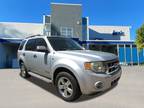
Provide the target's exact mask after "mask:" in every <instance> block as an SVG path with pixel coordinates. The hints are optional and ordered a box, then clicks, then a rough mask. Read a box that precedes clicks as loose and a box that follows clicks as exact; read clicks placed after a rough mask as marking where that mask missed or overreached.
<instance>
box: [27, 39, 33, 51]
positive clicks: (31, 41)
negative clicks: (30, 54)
mask: <svg viewBox="0 0 144 108" xmlns="http://www.w3.org/2000/svg"><path fill="white" fill-rule="evenodd" d="M25 50H28V51H35V50H36V45H35V39H30V40H28V42H27V44H26V48H25Z"/></svg>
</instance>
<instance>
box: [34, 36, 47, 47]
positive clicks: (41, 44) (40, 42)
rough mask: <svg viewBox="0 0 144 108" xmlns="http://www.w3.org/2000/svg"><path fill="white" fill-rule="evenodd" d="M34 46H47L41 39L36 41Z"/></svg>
mask: <svg viewBox="0 0 144 108" xmlns="http://www.w3.org/2000/svg"><path fill="white" fill-rule="evenodd" d="M36 46H45V47H46V48H47V44H46V42H45V40H44V39H43V38H37V39H36Z"/></svg>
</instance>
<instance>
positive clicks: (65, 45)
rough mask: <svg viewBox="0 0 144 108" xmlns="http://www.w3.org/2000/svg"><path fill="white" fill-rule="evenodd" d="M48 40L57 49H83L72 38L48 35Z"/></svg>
mask: <svg viewBox="0 0 144 108" xmlns="http://www.w3.org/2000/svg"><path fill="white" fill-rule="evenodd" d="M48 40H49V42H50V44H51V46H52V47H53V48H54V49H55V50H56V51H64V50H83V49H82V47H81V46H80V45H79V44H78V43H77V42H76V41H74V40H72V39H70V38H59V37H48Z"/></svg>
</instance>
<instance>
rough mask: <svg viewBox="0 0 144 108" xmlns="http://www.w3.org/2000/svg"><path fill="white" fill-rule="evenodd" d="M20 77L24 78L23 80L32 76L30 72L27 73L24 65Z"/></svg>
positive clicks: (21, 67)
mask: <svg viewBox="0 0 144 108" xmlns="http://www.w3.org/2000/svg"><path fill="white" fill-rule="evenodd" d="M20 76H21V77H23V78H28V77H30V74H28V71H27V69H26V67H25V65H24V63H21V64H20Z"/></svg>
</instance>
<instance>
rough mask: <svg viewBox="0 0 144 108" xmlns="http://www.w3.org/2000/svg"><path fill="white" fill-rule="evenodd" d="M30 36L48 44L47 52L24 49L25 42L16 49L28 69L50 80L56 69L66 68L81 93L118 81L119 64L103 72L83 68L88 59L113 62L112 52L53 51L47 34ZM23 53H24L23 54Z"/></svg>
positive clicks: (98, 89) (119, 75) (87, 92)
mask: <svg viewBox="0 0 144 108" xmlns="http://www.w3.org/2000/svg"><path fill="white" fill-rule="evenodd" d="M32 38H43V39H44V40H45V41H46V43H47V45H48V49H49V53H48V54H46V53H44V52H35V51H26V50H25V45H26V43H25V45H24V47H23V49H22V50H18V60H19V61H20V60H22V61H23V62H24V64H25V65H26V67H27V69H28V70H30V71H32V72H34V73H37V74H39V75H42V76H45V77H47V78H50V79H51V80H52V81H54V73H55V72H56V69H58V68H66V69H68V70H69V71H71V72H72V73H73V74H74V76H75V77H76V79H77V81H78V84H79V86H80V90H81V92H82V93H83V94H91V93H94V92H98V91H104V90H106V89H108V88H110V87H111V86H112V83H113V82H116V81H118V79H119V78H120V77H121V67H120V65H119V64H118V65H114V64H113V66H117V68H116V69H115V70H113V71H112V72H110V73H105V74H97V73H95V72H93V71H91V70H85V68H84V63H85V62H90V61H105V62H107V63H109V62H110V63H115V61H116V60H118V58H117V56H116V55H114V54H111V53H106V52H99V51H91V50H74V51H55V50H54V49H53V48H52V46H51V45H50V43H49V41H48V39H47V36H36V37H32ZM29 39H31V38H28V39H25V40H26V41H27V40H29ZM23 53H25V56H23ZM33 55H37V59H33ZM98 83H102V85H103V87H101V88H97V87H96V85H97V84H98Z"/></svg>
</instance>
